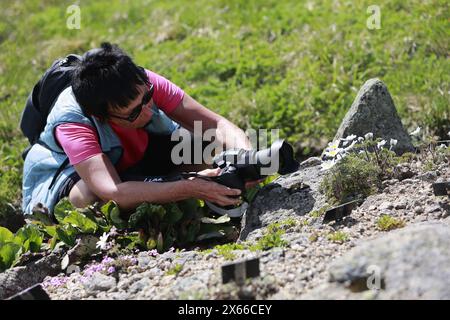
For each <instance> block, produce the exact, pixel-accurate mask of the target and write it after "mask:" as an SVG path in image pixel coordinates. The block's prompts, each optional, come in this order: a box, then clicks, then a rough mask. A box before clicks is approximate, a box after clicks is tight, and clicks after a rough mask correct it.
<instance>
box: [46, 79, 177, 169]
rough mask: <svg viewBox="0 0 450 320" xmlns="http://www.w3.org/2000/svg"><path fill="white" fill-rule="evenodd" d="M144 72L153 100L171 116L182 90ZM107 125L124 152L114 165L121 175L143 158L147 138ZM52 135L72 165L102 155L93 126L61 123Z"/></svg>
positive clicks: (139, 131) (139, 132) (141, 133)
mask: <svg viewBox="0 0 450 320" xmlns="http://www.w3.org/2000/svg"><path fill="white" fill-rule="evenodd" d="M145 71H146V73H147V76H148V78H149V80H150V82H151V83H153V85H154V92H153V101H154V102H155V104H156V105H157V106H158V107H159V108H160V109H161V110H162V111H164V112H165V113H166V114H170V113H171V112H172V111H173V110H175V108H176V107H177V106H178V105H179V104H180V102H181V101H182V100H183V97H184V91H183V90H182V89H180V88H179V87H178V86H176V85H175V84H174V83H172V82H171V81H169V80H167V79H166V78H164V77H162V76H160V75H158V74H156V73H154V72H152V71H150V70H145ZM110 124H111V128H112V129H113V130H114V132H115V133H116V134H117V136H118V137H119V139H120V141H121V143H122V147H123V149H124V150H123V155H122V157H121V159H120V161H119V163H118V164H117V165H116V169H117V170H118V171H119V172H122V171H124V170H126V169H127V168H129V167H131V166H133V165H135V164H136V163H138V162H139V161H140V160H141V159H142V157H143V156H144V153H145V150H146V149H147V145H148V135H147V132H146V131H145V129H143V128H139V129H127V128H123V127H120V126H118V125H115V124H112V123H111V122H110ZM55 135H56V139H57V140H58V142H59V144H60V145H61V147H62V148H63V150H64V152H65V153H66V154H67V156H68V157H69V161H70V164H72V165H75V164H78V163H80V162H82V161H84V160H87V159H89V158H91V157H93V156H95V155H97V154H100V153H102V150H101V147H100V144H99V141H98V135H97V132H96V131H95V128H93V127H92V126H89V125H84V124H80V123H64V124H60V125H59V126H57V127H56V130H55Z"/></svg>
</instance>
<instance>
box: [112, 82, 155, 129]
mask: <svg viewBox="0 0 450 320" xmlns="http://www.w3.org/2000/svg"><path fill="white" fill-rule="evenodd" d="M153 90H154V87H153V83H152V84H151V85H150V89H149V90H148V91H147V92H146V93H145V94H144V96H143V97H142V101H141V103H140V104H139V105H138V106H137V107H135V108H133V111H131V113H130V115H129V116H128V117H120V116H115V115H109V116H110V117H112V118H117V119H122V120H125V121H128V122H134V121H135V120H136V119H137V118H138V117H139V116H140V115H141V112H142V108H143V107H144V106H145V105H146V104H148V103H149V102H150V100H151V99H152V97H153Z"/></svg>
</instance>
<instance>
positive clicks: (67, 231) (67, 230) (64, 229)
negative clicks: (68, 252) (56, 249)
mask: <svg viewBox="0 0 450 320" xmlns="http://www.w3.org/2000/svg"><path fill="white" fill-rule="evenodd" d="M77 233H78V232H77V230H76V229H75V228H74V227H72V226H71V225H70V224H67V225H65V226H57V227H56V234H57V235H58V238H59V239H60V240H61V241H62V242H64V243H65V244H67V245H68V246H69V247H73V246H74V245H75V239H76V235H77Z"/></svg>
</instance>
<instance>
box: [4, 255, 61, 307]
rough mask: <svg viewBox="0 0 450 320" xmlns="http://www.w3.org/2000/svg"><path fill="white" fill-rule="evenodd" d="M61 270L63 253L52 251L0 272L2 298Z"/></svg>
mask: <svg viewBox="0 0 450 320" xmlns="http://www.w3.org/2000/svg"><path fill="white" fill-rule="evenodd" d="M59 272H61V255H60V254H59V253H51V254H49V255H48V256H45V257H43V258H41V259H39V260H37V261H33V262H31V263H29V264H27V265H25V266H20V267H15V268H12V269H8V270H6V271H5V272H3V273H0V299H5V298H8V297H10V296H12V295H14V294H16V293H18V292H20V291H22V290H25V289H27V288H29V287H31V286H33V285H35V284H37V283H40V282H42V281H43V280H44V278H45V277H46V276H56V275H57V274H58V273H59Z"/></svg>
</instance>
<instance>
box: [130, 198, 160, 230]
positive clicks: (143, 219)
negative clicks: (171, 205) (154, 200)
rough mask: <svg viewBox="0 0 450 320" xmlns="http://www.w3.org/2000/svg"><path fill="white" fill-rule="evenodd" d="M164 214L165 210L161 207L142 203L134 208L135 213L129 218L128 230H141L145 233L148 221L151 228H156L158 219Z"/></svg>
mask: <svg viewBox="0 0 450 320" xmlns="http://www.w3.org/2000/svg"><path fill="white" fill-rule="evenodd" d="M165 213H166V209H164V207H163V206H161V205H153V204H150V203H147V202H144V203H142V204H141V205H139V206H138V207H137V208H136V212H135V213H133V214H132V215H131V216H130V218H129V220H128V223H129V226H130V228H135V229H138V228H143V229H144V230H145V231H146V232H147V231H148V230H147V228H148V224H149V221H150V222H151V225H152V226H153V227H157V226H159V220H160V218H159V217H164V215H165Z"/></svg>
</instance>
